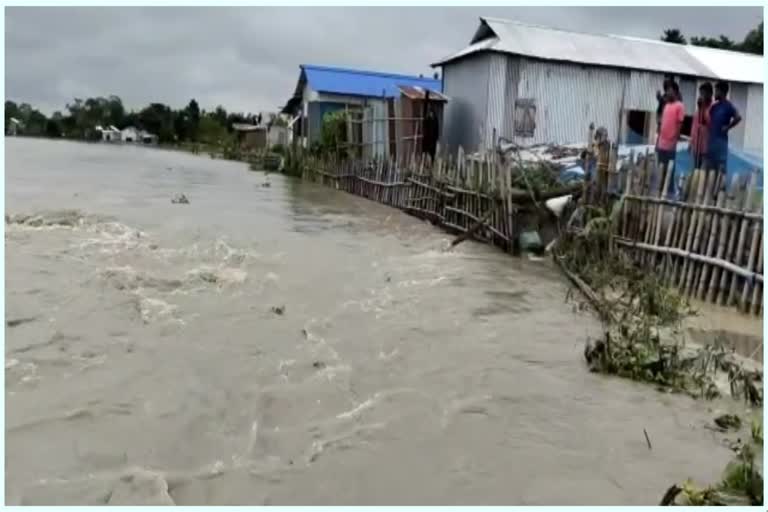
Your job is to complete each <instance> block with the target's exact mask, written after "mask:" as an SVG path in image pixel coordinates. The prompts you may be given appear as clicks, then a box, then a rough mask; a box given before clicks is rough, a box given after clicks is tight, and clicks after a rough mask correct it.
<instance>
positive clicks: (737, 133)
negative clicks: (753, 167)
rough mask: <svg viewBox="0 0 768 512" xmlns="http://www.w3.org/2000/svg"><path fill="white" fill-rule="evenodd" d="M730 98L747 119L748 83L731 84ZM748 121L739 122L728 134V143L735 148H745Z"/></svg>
mask: <svg viewBox="0 0 768 512" xmlns="http://www.w3.org/2000/svg"><path fill="white" fill-rule="evenodd" d="M728 98H729V99H730V100H731V102H732V103H733V105H734V106H735V107H736V110H738V111H739V113H741V117H742V118H744V119H745V120H746V118H747V115H745V113H746V112H747V84H730V91H729V92H728ZM746 124H747V123H746V121H742V122H741V123H739V125H738V126H737V127H735V128H734V129H733V130H731V132H730V133H729V134H728V144H730V145H731V146H733V147H735V148H739V149H744V129H745V127H746Z"/></svg>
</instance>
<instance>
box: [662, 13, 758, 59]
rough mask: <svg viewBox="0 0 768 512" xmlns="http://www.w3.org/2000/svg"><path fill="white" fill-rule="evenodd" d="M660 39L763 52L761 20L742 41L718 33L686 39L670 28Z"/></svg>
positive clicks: (676, 30) (741, 50)
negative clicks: (716, 34)
mask: <svg viewBox="0 0 768 512" xmlns="http://www.w3.org/2000/svg"><path fill="white" fill-rule="evenodd" d="M661 40H662V41H666V42H668V43H677V44H688V43H689V42H690V44H692V45H693V46H707V47H709V48H720V49H721V50H733V51H737V52H744V53H754V54H757V55H762V54H763V22H762V21H761V22H760V24H759V25H758V26H757V27H756V28H754V29H752V30H750V31H749V33H748V34H747V35H746V37H745V38H744V40H743V41H741V42H740V43H737V42H735V41H733V40H732V39H730V38H728V37H726V36H724V35H722V34H721V35H720V36H719V37H691V39H690V41H688V40H687V39H686V38H685V36H684V35H683V33H682V32H681V31H680V29H677V28H670V29H667V30H665V31H664V33H663V34H662V35H661Z"/></svg>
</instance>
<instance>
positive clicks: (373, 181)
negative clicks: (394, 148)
mask: <svg viewBox="0 0 768 512" xmlns="http://www.w3.org/2000/svg"><path fill="white" fill-rule="evenodd" d="M438 155H439V153H438ZM512 172H513V170H512V166H511V165H505V164H502V163H501V162H500V161H499V159H498V155H495V154H493V153H486V154H484V155H480V156H468V155H465V154H464V153H463V151H462V150H461V149H460V150H459V151H458V154H457V155H455V156H453V155H450V156H448V155H446V156H438V157H437V158H436V159H435V161H434V162H433V161H431V159H430V158H429V156H427V155H422V156H414V155H411V156H410V158H409V159H408V160H407V161H402V160H401V161H398V160H395V159H378V160H372V161H362V160H349V159H347V160H343V161H333V160H321V159H309V161H308V162H307V164H306V165H305V166H304V173H303V177H304V178H305V179H310V180H314V181H317V182H319V183H321V184H324V185H327V186H330V187H333V188H336V189H338V190H343V191H345V192H349V193H352V194H355V195H359V196H362V197H365V198H368V199H371V200H373V201H377V202H379V203H383V204H386V205H388V206H392V207H394V208H398V209H401V210H403V211H405V212H407V213H409V214H412V215H415V216H417V217H420V218H423V219H427V220H429V221H431V222H433V223H434V224H437V225H439V226H441V227H443V228H445V229H447V230H449V231H451V232H454V233H461V234H466V235H468V236H471V237H473V238H475V239H477V240H479V241H482V242H486V243H489V244H492V245H494V246H497V247H499V248H501V249H502V250H504V251H507V252H511V253H516V252H517V248H516V243H515V241H516V238H517V236H518V235H519V234H520V232H521V230H522V229H523V228H525V227H526V226H530V225H531V224H533V225H534V226H535V227H536V228H538V226H539V224H540V223H541V222H553V223H554V219H547V218H546V217H542V215H543V214H544V213H545V212H543V210H542V209H541V208H539V206H540V205H539V201H543V200H545V199H548V198H551V197H558V196H562V195H566V194H571V193H576V192H579V191H580V190H581V186H580V185H579V186H577V187H563V188H561V189H558V190H554V191H553V190H550V191H547V192H540V191H538V190H536V189H521V188H518V187H514V186H512ZM523 219H524V220H525V222H526V226H522V225H521V220H523Z"/></svg>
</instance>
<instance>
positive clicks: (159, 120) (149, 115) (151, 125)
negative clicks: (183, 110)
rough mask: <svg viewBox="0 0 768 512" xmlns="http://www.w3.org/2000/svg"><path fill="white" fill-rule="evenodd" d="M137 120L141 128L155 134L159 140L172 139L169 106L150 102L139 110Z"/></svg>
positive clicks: (171, 114)
mask: <svg viewBox="0 0 768 512" xmlns="http://www.w3.org/2000/svg"><path fill="white" fill-rule="evenodd" d="M138 121H139V124H140V125H141V128H143V129H145V130H147V131H148V132H150V133H153V134H155V135H157V137H158V139H159V141H160V142H173V141H174V139H175V136H174V122H173V111H172V110H171V108H170V107H169V106H167V105H164V104H162V103H151V104H150V105H149V106H148V107H145V108H144V109H142V110H141V111H140V112H139V115H138Z"/></svg>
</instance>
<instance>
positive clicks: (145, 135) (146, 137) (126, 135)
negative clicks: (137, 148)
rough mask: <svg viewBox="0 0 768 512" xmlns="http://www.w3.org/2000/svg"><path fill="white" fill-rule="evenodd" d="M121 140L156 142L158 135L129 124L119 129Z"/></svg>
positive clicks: (145, 142)
mask: <svg viewBox="0 0 768 512" xmlns="http://www.w3.org/2000/svg"><path fill="white" fill-rule="evenodd" d="M121 136H122V140H123V142H131V143H140V144H157V142H158V137H157V135H154V134H152V133H149V132H148V131H145V130H139V129H138V128H136V127H134V126H129V127H127V128H124V129H123V130H122V131H121Z"/></svg>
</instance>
